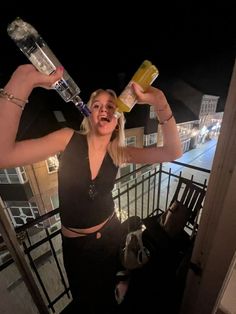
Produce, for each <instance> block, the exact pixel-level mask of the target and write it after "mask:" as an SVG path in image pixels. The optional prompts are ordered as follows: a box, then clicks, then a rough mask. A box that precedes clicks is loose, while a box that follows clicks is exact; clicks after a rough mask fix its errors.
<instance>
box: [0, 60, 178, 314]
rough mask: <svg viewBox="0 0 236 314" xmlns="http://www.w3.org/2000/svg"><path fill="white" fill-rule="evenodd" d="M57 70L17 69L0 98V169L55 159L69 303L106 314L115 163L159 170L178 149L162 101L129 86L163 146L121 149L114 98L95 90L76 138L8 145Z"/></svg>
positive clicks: (115, 234) (113, 262) (114, 231)
mask: <svg viewBox="0 0 236 314" xmlns="http://www.w3.org/2000/svg"><path fill="white" fill-rule="evenodd" d="M62 74H63V68H58V69H57V71H56V72H55V73H54V74H51V75H50V76H47V75H44V74H42V73H39V72H38V71H37V70H36V69H35V68H34V66H32V65H29V64H28V65H22V66H19V67H18V68H17V69H16V71H15V72H14V73H13V75H12V77H11V79H10V80H9V82H8V83H7V85H6V86H5V88H4V89H3V90H1V92H0V96H1V97H0V148H1V150H2V152H1V153H0V168H10V167H16V166H19V165H27V164H31V163H34V162H38V161H41V160H45V159H46V158H48V157H49V156H52V155H55V154H57V153H61V155H60V166H59V173H58V175H59V177H58V187H59V202H60V210H61V212H60V215H61V223H62V241H63V242H62V243H63V257H64V264H65V268H66V272H67V276H68V280H69V284H70V288H71V292H72V295H73V298H74V299H75V300H79V304H81V305H83V309H84V311H86V313H100V312H102V313H111V309H113V307H115V305H116V300H115V294H114V289H115V284H116V282H115V274H116V273H117V271H118V270H119V262H118V259H117V254H118V250H119V244H120V239H121V225H120V222H119V220H118V218H117V217H116V215H115V214H114V203H113V198H112V189H113V186H114V181H115V178H116V175H117V171H118V167H119V166H120V165H122V164H123V163H138V164H142V163H145V164H146V163H147V164H150V163H159V162H165V161H172V160H174V159H176V158H178V157H180V156H181V154H182V151H181V144H180V139H179V135H178V131H177V127H176V123H175V119H174V117H173V115H172V112H171V109H170V107H169V104H168V102H167V100H166V97H165V96H164V94H163V93H162V91H160V90H159V89H157V88H154V87H152V86H150V87H149V88H148V90H147V91H146V92H143V91H142V89H141V88H140V86H139V85H137V84H135V83H134V84H133V89H134V92H135V93H136V96H137V99H138V103H144V104H150V105H153V106H154V107H155V110H156V112H157V116H158V119H159V122H160V124H161V126H162V131H163V146H162V147H152V148H137V147H124V145H123V143H124V116H123V114H121V116H120V117H119V118H118V119H117V118H116V116H115V115H114V113H115V111H116V95H115V93H114V92H113V91H111V90H98V91H96V92H94V93H93V94H92V95H91V98H90V100H89V102H88V106H89V107H90V110H91V115H90V116H89V118H84V120H83V122H82V126H81V128H82V131H81V132H76V131H74V130H72V129H70V128H64V129H60V130H57V131H55V132H52V133H50V134H48V135H47V136H44V137H41V138H38V139H31V140H24V141H20V142H16V134H17V129H18V125H19V121H20V117H21V113H22V109H23V107H24V105H25V104H26V103H27V98H28V97H29V95H30V93H31V91H32V89H33V88H35V87H44V88H47V89H50V88H51V86H52V84H53V83H55V82H56V81H57V80H59V79H60V78H61V77H62Z"/></svg>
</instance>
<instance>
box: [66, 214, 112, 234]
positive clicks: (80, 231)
mask: <svg viewBox="0 0 236 314" xmlns="http://www.w3.org/2000/svg"><path fill="white" fill-rule="evenodd" d="M108 220H109V218H107V219H106V220H105V221H103V222H102V223H100V224H99V225H96V226H93V227H90V228H85V229H78V228H70V230H69V229H67V228H66V227H64V226H63V225H61V232H62V234H63V235H64V236H65V237H68V238H75V237H84V236H86V235H88V234H91V233H94V232H97V231H99V230H100V229H101V228H102V227H103V226H104V225H105V223H106V222H107V221H108ZM73 230H74V231H73Z"/></svg>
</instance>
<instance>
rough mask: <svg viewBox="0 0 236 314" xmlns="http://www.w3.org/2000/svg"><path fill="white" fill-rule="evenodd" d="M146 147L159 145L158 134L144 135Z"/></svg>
mask: <svg viewBox="0 0 236 314" xmlns="http://www.w3.org/2000/svg"><path fill="white" fill-rule="evenodd" d="M143 142H144V143H143V145H144V146H150V145H154V144H156V143H157V133H151V134H146V135H144V141H143Z"/></svg>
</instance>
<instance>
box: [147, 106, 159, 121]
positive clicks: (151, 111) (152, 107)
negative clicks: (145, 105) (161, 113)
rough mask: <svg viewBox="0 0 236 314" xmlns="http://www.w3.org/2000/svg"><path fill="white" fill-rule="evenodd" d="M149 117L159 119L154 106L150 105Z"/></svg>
mask: <svg viewBox="0 0 236 314" xmlns="http://www.w3.org/2000/svg"><path fill="white" fill-rule="evenodd" d="M149 118H150V119H157V115H156V112H155V109H154V106H150V112H149Z"/></svg>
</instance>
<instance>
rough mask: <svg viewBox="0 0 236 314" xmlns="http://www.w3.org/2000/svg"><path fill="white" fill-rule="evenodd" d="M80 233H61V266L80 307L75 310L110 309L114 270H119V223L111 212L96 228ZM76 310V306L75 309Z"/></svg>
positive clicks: (111, 310)
mask: <svg viewBox="0 0 236 314" xmlns="http://www.w3.org/2000/svg"><path fill="white" fill-rule="evenodd" d="M100 233H101V237H100V238H98V237H97V234H92V235H88V236H84V237H76V238H67V237H64V236H62V245H63V257H64V266H65V269H66V272H67V277H68V281H69V284H70V289H71V293H72V296H73V300H74V301H76V302H78V304H80V306H82V307H83V310H84V311H83V312H82V311H81V312H78V313H97V314H98V313H104V314H105V313H109V314H110V313H113V309H114V311H115V308H116V306H117V302H116V300H115V294H114V291H115V285H116V273H117V271H119V270H121V265H120V262H119V249H120V243H121V224H120V221H119V220H118V218H117V216H114V217H113V218H112V219H111V221H109V223H108V224H107V225H105V226H104V227H103V229H102V230H101V231H100ZM78 310H79V309H78Z"/></svg>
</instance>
